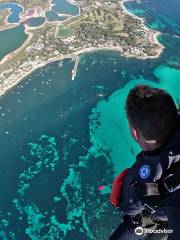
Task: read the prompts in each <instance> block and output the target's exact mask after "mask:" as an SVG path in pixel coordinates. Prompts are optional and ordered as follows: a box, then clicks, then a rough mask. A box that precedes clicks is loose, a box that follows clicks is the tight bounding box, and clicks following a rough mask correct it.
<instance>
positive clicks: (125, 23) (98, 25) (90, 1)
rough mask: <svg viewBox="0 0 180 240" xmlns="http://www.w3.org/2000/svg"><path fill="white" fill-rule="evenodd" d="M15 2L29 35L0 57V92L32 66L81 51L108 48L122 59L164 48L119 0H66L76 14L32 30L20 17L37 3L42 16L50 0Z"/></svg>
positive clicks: (155, 54) (150, 55) (147, 55)
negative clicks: (15, 47)
mask: <svg viewBox="0 0 180 240" xmlns="http://www.w3.org/2000/svg"><path fill="white" fill-rule="evenodd" d="M0 2H6V0H4V1H3V0H0ZM14 2H17V3H18V4H19V5H21V6H22V7H23V9H24V11H23V12H22V13H21V16H20V17H21V18H20V23H19V24H24V25H25V31H26V33H27V34H28V38H27V40H26V41H25V42H24V44H23V45H22V46H21V47H20V48H19V49H17V50H16V51H14V52H12V53H10V54H8V55H6V56H5V57H4V58H3V59H2V60H1V61H0V95H2V94H3V93H5V92H6V91H7V90H8V89H9V88H10V87H12V86H13V85H15V84H16V83H18V82H19V81H20V80H21V79H22V78H23V77H25V76H26V75H28V74H29V73H31V72H32V71H33V70H34V69H36V68H38V67H41V66H43V65H45V64H47V63H48V62H51V61H55V60H58V59H64V58H71V57H73V56H74V55H79V54H81V53H83V52H87V51H95V50H101V49H111V50H117V51H119V52H120V54H121V55H122V56H125V57H137V58H155V57H159V55H160V54H161V52H162V50H163V46H162V45H161V44H159V42H158V41H157V39H156V36H157V34H159V33H158V32H156V31H153V30H150V29H148V28H146V27H145V25H144V21H143V20H142V19H140V18H138V17H135V16H134V15H132V14H130V13H128V12H127V11H126V9H125V7H124V5H123V1H122V0H121V1H114V0H110V1H108V0H82V1H76V2H75V1H73V2H72V1H69V2H70V3H71V4H74V5H77V6H78V7H79V12H80V14H79V15H78V16H75V17H74V16H72V17H69V18H67V19H66V20H65V21H61V22H60V21H55V22H49V21H47V19H46V21H45V23H44V24H43V25H42V26H39V27H35V28H32V27H29V26H28V25H27V24H26V23H25V22H23V21H21V19H23V18H24V16H26V15H27V12H28V11H30V10H31V9H35V8H37V7H38V8H41V15H42V16H45V11H47V10H49V9H51V2H49V1H47V0H38V1H36V0H34V1H28V0H25V1H24V0H16V1H14ZM5 13H6V14H7V13H8V12H7V11H6V12H4V15H3V19H5ZM31 17H32V16H31ZM1 24H3V23H1ZM8 25H9V24H8Z"/></svg>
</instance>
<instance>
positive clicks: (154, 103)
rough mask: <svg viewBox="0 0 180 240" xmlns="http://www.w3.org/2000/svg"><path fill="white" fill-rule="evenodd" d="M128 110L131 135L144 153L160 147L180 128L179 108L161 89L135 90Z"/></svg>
mask: <svg viewBox="0 0 180 240" xmlns="http://www.w3.org/2000/svg"><path fill="white" fill-rule="evenodd" d="M125 108H126V114H127V118H128V122H129V127H130V132H131V135H132V136H133V138H134V139H135V140H136V141H137V142H138V144H139V145H140V146H141V147H142V149H143V150H145V151H153V150H155V149H157V148H159V147H161V146H162V145H163V144H165V142H166V141H167V139H168V137H169V136H171V134H172V133H173V132H174V130H175V129H176V127H177V124H178V111H177V108H176V105H175V103H174V101H173V99H172V97H171V95H170V94H168V93H167V92H166V91H164V90H162V89H158V88H153V87H150V86H148V85H137V86H135V87H134V88H133V89H131V90H130V92H129V94H128V97H127V99H126V106H125Z"/></svg>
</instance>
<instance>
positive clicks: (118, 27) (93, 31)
mask: <svg viewBox="0 0 180 240" xmlns="http://www.w3.org/2000/svg"><path fill="white" fill-rule="evenodd" d="M68 26H69V27H72V28H75V29H76V30H77V31H79V32H80V33H82V32H83V33H84V35H85V38H87V37H88V38H91V37H92V38H97V36H101V37H103V36H114V35H115V36H116V35H120V33H121V32H122V31H123V29H124V23H123V20H121V21H120V19H119V16H118V14H117V12H116V11H115V10H111V9H107V8H100V9H91V10H90V11H86V12H84V14H82V16H81V17H79V18H78V19H77V20H74V21H73V22H71V23H70V24H69V25H68Z"/></svg>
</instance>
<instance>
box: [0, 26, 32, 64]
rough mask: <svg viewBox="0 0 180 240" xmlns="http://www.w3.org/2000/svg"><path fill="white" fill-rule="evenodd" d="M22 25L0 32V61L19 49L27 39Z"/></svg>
mask: <svg viewBox="0 0 180 240" xmlns="http://www.w3.org/2000/svg"><path fill="white" fill-rule="evenodd" d="M24 30H25V28H24V25H23V24H20V25H18V26H17V27H13V28H9V29H6V30H3V31H0V60H1V59H2V58H3V57H4V56H6V55H7V54H9V53H11V52H13V51H14V50H16V49H17V48H19V47H20V46H21V45H22V44H23V43H24V42H25V41H26V39H27V37H28V35H27V34H26V33H25V31H24Z"/></svg>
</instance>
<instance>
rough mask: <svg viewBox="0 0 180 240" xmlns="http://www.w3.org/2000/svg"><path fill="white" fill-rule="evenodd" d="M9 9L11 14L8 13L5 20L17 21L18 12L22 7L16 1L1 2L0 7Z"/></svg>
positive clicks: (9, 21)
mask: <svg viewBox="0 0 180 240" xmlns="http://www.w3.org/2000/svg"><path fill="white" fill-rule="evenodd" d="M8 8H9V9H11V12H12V13H11V14H10V15H9V17H8V19H7V21H8V23H18V22H19V14H20V13H21V12H22V11H23V8H22V7H21V6H19V5H18V4H16V3H1V4H0V9H8Z"/></svg>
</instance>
